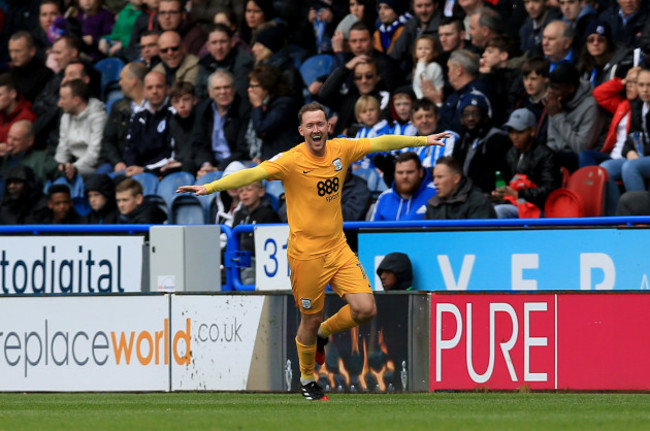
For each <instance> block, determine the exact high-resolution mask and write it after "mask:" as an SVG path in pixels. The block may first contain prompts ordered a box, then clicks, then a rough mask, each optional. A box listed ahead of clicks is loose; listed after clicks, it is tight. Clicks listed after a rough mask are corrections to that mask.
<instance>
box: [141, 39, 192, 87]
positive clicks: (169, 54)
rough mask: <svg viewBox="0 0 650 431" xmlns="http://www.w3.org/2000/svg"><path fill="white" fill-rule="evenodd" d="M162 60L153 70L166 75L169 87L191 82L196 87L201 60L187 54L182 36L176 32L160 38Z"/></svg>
mask: <svg viewBox="0 0 650 431" xmlns="http://www.w3.org/2000/svg"><path fill="white" fill-rule="evenodd" d="M158 49H159V51H160V54H159V55H160V59H161V60H162V61H161V62H160V63H158V64H157V65H156V66H155V67H154V68H153V69H152V70H154V71H157V72H160V73H162V74H164V75H165V79H166V80H167V85H169V86H170V87H171V86H173V85H174V84H175V83H176V82H181V81H184V82H189V83H190V84H192V85H196V81H197V76H198V74H199V59H198V57H197V56H196V55H194V54H189V53H187V52H185V47H184V46H183V43H182V41H181V36H180V35H179V34H178V33H177V32H175V31H166V32H164V33H163V34H161V35H160V38H158Z"/></svg>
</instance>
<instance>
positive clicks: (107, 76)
mask: <svg viewBox="0 0 650 431" xmlns="http://www.w3.org/2000/svg"><path fill="white" fill-rule="evenodd" d="M124 64H125V63H124V60H122V59H121V58H118V57H110V58H104V59H102V60H99V61H98V62H97V63H95V69H97V70H98V71H99V72H100V73H101V75H102V80H101V85H100V88H101V98H102V100H106V96H107V95H108V92H109V90H111V89H114V88H120V87H119V82H120V72H121V71H122V68H124Z"/></svg>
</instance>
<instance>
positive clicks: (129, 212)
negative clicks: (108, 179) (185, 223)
mask: <svg viewBox="0 0 650 431" xmlns="http://www.w3.org/2000/svg"><path fill="white" fill-rule="evenodd" d="M115 200H116V201H117V209H118V210H119V211H120V217H119V221H118V223H120V224H161V223H164V222H165V221H166V220H167V214H165V211H163V210H162V209H160V208H159V207H158V206H157V205H156V204H153V203H151V202H147V201H145V200H144V195H143V189H142V184H140V183H139V182H138V181H136V180H134V179H133V178H126V179H124V180H122V181H120V183H119V184H118V185H117V186H116V187H115Z"/></svg>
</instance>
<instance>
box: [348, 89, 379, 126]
mask: <svg viewBox="0 0 650 431" xmlns="http://www.w3.org/2000/svg"><path fill="white" fill-rule="evenodd" d="M372 106H374V107H375V109H377V111H378V112H379V116H380V117H381V107H380V106H379V100H377V98H376V97H374V96H370V95H368V94H364V95H363V96H359V98H358V99H357V103H355V104H354V115H355V116H356V117H357V121H361V120H360V119H359V114H361V112H362V111H363V110H364V109H368V108H369V107H372Z"/></svg>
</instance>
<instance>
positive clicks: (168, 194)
mask: <svg viewBox="0 0 650 431" xmlns="http://www.w3.org/2000/svg"><path fill="white" fill-rule="evenodd" d="M194 181H195V178H194V175H192V174H190V173H189V172H183V171H181V172H173V173H171V174H169V175H167V176H166V177H163V179H162V180H160V182H159V183H158V192H157V194H158V195H160V196H162V198H163V199H164V200H165V202H167V206H168V207H169V208H170V209H171V205H172V202H173V200H174V198H175V197H176V196H177V193H176V189H178V188H179V187H180V186H187V185H191V184H194Z"/></svg>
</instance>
